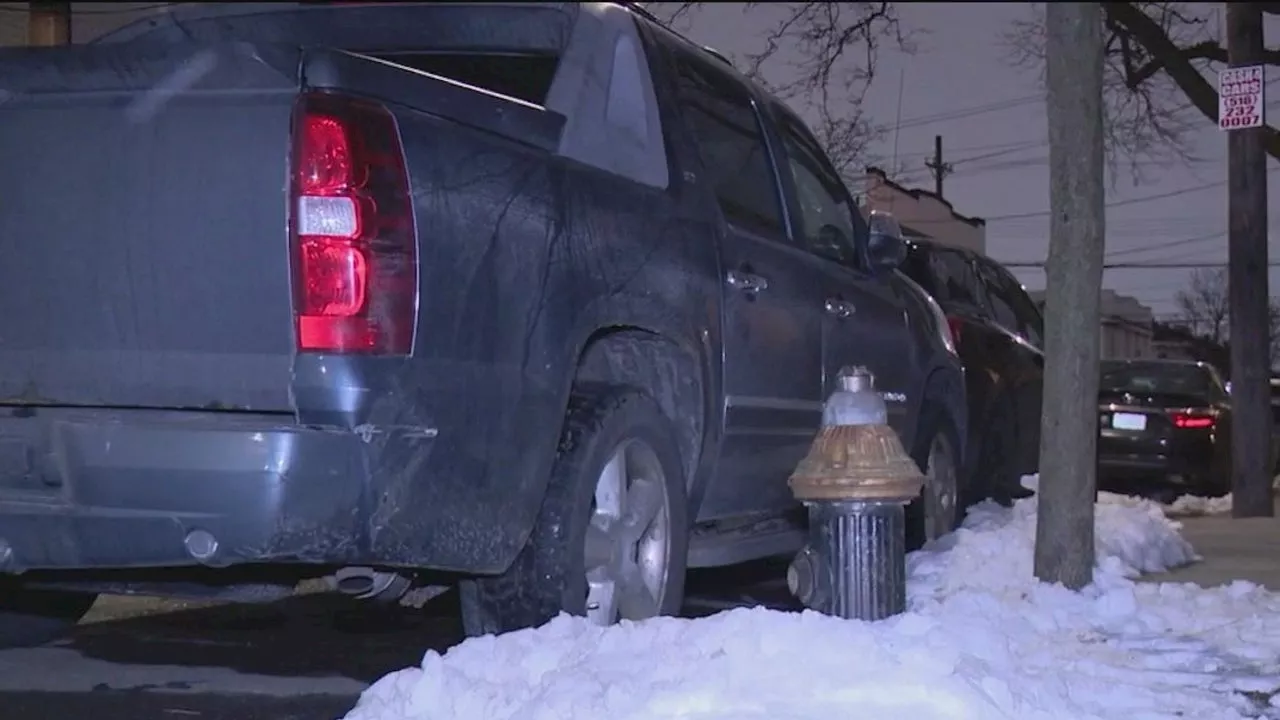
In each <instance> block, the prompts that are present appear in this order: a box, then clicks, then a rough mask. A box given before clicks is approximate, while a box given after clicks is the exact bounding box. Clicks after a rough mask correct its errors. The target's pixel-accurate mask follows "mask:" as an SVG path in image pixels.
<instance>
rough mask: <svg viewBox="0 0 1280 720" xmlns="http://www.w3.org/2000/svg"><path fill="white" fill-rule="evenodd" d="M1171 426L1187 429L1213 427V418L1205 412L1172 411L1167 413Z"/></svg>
mask: <svg viewBox="0 0 1280 720" xmlns="http://www.w3.org/2000/svg"><path fill="white" fill-rule="evenodd" d="M1169 417H1170V419H1172V420H1173V426H1174V427H1176V428H1183V429H1187V430H1202V429H1205V428H1211V427H1213V424H1214V421H1215V418H1214V416H1213V415H1212V414H1211V413H1207V412H1185V411H1180V412H1173V413H1170V414H1169Z"/></svg>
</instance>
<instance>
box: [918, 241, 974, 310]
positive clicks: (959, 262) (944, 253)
mask: <svg viewBox="0 0 1280 720" xmlns="http://www.w3.org/2000/svg"><path fill="white" fill-rule="evenodd" d="M929 275H930V276H931V277H932V278H933V289H934V295H933V297H934V299H935V300H937V301H938V302H939V303H949V304H952V305H961V306H966V307H968V308H969V309H971V310H974V311H978V312H982V308H983V307H984V305H985V303H984V302H983V300H984V298H983V292H982V288H981V286H980V285H979V284H978V276H977V273H976V272H974V269H973V264H972V263H971V262H969V257H968V256H967V255H965V254H964V253H962V252H958V251H956V250H947V249H944V248H934V249H932V250H931V251H930V252H929Z"/></svg>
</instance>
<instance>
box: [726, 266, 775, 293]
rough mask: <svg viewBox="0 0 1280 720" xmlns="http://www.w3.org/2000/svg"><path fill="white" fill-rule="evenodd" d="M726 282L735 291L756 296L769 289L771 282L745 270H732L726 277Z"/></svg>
mask: <svg viewBox="0 0 1280 720" xmlns="http://www.w3.org/2000/svg"><path fill="white" fill-rule="evenodd" d="M725 282H727V283H728V284H729V287H731V288H733V289H734V290H741V291H743V292H745V293H751V294H755V293H758V292H760V291H762V290H766V289H768V287H769V281H768V280H766V279H764V278H762V277H760V276H759V275H756V274H755V273H749V272H746V271H743V270H730V271H729V273H728V275H726V276H725Z"/></svg>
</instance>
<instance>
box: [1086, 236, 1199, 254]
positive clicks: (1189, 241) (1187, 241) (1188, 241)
mask: <svg viewBox="0 0 1280 720" xmlns="http://www.w3.org/2000/svg"><path fill="white" fill-rule="evenodd" d="M1222 238H1223V234H1222V233H1221V232H1215V233H1210V234H1208V235H1198V236H1196V237H1190V238H1184V239H1182V240H1173V241H1171V242H1162V243H1153V244H1151V245H1143V246H1141V247H1132V248H1123V249H1121V250H1112V251H1110V252H1108V253H1106V257H1116V256H1118V255H1131V254H1133V253H1143V252H1151V251H1152V250H1167V249H1169V248H1174V247H1181V246H1183V245H1195V244H1197V243H1202V242H1209V241H1210V240H1220V239H1222Z"/></svg>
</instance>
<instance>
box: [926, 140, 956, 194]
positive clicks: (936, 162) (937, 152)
mask: <svg viewBox="0 0 1280 720" xmlns="http://www.w3.org/2000/svg"><path fill="white" fill-rule="evenodd" d="M924 166H925V167H927V168H929V172H931V173H933V194H934V195H937V196H938V197H939V198H941V197H942V181H943V180H944V179H946V177H947V176H948V175H950V174H951V173H952V167H951V163H948V162H942V136H941V135H934V136H933V159H932V160H926V161H925V162H924Z"/></svg>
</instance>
